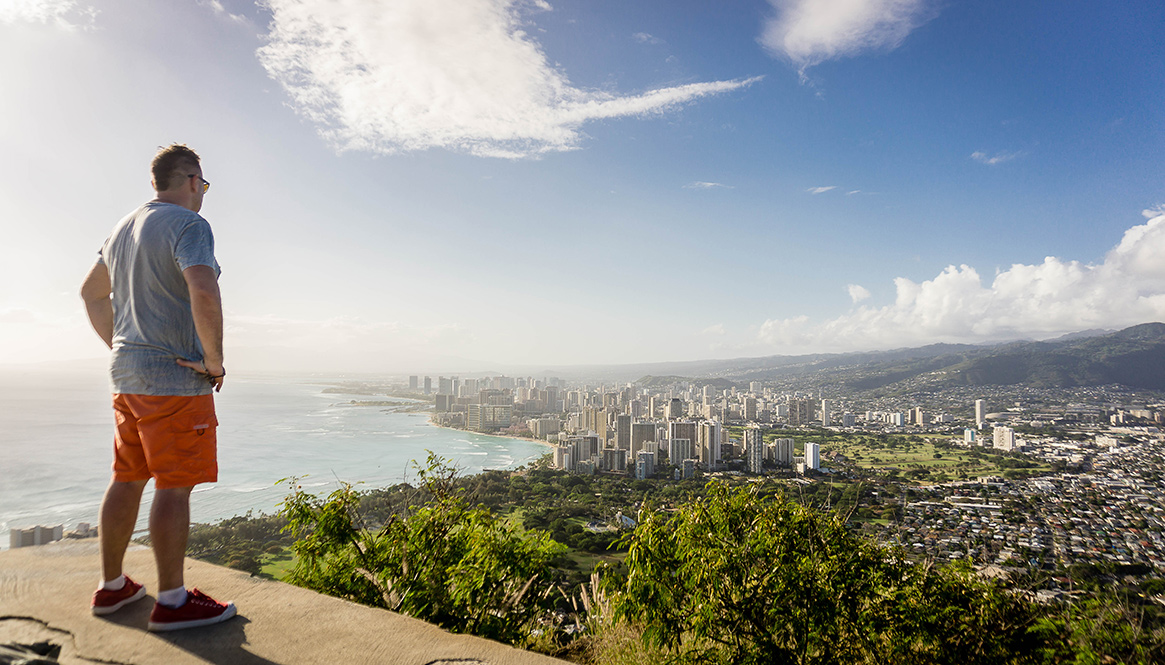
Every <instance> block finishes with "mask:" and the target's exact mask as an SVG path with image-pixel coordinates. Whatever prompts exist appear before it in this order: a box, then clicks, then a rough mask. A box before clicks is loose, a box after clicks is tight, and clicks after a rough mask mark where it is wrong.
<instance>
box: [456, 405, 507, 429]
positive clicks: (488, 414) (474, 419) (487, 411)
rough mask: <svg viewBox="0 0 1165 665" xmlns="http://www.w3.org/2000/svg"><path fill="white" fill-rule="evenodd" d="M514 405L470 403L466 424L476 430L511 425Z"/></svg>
mask: <svg viewBox="0 0 1165 665" xmlns="http://www.w3.org/2000/svg"><path fill="white" fill-rule="evenodd" d="M513 411H514V408H513V406H509V405H507V406H502V405H499V404H470V405H468V406H467V407H466V413H465V426H466V427H467V428H468V429H471V430H473V431H475V432H491V431H493V430H497V429H501V428H503V427H509V426H510V420H511V418H512V417H513Z"/></svg>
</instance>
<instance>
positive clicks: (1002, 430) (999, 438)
mask: <svg viewBox="0 0 1165 665" xmlns="http://www.w3.org/2000/svg"><path fill="white" fill-rule="evenodd" d="M994 434H995V447H996V448H998V449H999V450H1008V451H1011V450H1015V430H1013V429H1011V428H1010V427H996V428H995V431H994Z"/></svg>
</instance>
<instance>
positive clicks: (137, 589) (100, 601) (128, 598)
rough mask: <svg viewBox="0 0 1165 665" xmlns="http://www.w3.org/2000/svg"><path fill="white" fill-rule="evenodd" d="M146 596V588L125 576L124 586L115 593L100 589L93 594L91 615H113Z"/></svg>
mask: <svg viewBox="0 0 1165 665" xmlns="http://www.w3.org/2000/svg"><path fill="white" fill-rule="evenodd" d="M145 595H146V587H145V586H143V585H141V584H138V583H137V582H135V581H133V580H131V579H130V578H129V575H126V576H125V584H124V585H122V587H121V588H120V589H118V590H117V591H109V590H108V589H105V588H101V589H98V590H96V591H94V592H93V602H92V603H90V605H91V607H92V608H93V613H94V614H96V615H98V616H104V615H106V614H113V613H114V612H116V611H118V610H120V609H121V608H123V607H125V606H126V605H129V604H130V603H132V602H133V601H135V600H141V599H142V598H144V597H145Z"/></svg>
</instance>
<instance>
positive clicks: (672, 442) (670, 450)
mask: <svg viewBox="0 0 1165 665" xmlns="http://www.w3.org/2000/svg"><path fill="white" fill-rule="evenodd" d="M691 457H692V439H668V440H667V460H668V462H669V463H671V464H672V465H673V466H679V465H680V464H682V463H683V461H684V460H686V459H691Z"/></svg>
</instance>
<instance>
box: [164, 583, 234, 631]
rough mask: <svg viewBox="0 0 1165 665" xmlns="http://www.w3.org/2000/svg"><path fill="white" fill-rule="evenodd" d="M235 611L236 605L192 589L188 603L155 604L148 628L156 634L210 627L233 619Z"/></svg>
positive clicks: (188, 594) (188, 595) (188, 596)
mask: <svg viewBox="0 0 1165 665" xmlns="http://www.w3.org/2000/svg"><path fill="white" fill-rule="evenodd" d="M235 611H236V610H235V604H234V603H231V602H227V603H220V602H218V601H217V600H215V599H214V598H211V597H210V596H208V595H206V594H205V593H202V592H201V591H199V590H198V589H191V590H189V591H187V592H186V602H185V603H183V604H182V605H180V606H178V607H166V606H165V605H161V604H159V603H154V611H153V612H151V613H150V623H149V625H147V626H146V627H147V628H148V629H149V630H151V631H153V632H155V633H156V632H159V631H163V630H182V629H183V628H197V627H198V626H209V625H210V624H212V623H218V622H220V621H226V620H227V619H229V618H231V617H233V616H234V615H235Z"/></svg>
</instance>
